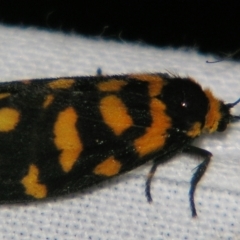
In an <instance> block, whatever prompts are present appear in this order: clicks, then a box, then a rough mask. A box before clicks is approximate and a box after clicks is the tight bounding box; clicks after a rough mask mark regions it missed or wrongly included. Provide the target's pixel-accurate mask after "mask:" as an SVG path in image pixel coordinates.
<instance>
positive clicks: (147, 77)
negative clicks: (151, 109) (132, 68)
mask: <svg viewBox="0 0 240 240" xmlns="http://www.w3.org/2000/svg"><path fill="white" fill-rule="evenodd" d="M129 77H131V78H136V79H138V80H140V81H144V82H148V83H149V87H148V89H149V96H150V97H156V96H157V95H159V94H160V93H161V91H162V88H163V87H164V85H165V84H166V82H164V80H163V78H161V77H160V76H158V75H155V74H132V75H129Z"/></svg>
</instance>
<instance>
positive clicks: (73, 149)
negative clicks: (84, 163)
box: [54, 107, 83, 172]
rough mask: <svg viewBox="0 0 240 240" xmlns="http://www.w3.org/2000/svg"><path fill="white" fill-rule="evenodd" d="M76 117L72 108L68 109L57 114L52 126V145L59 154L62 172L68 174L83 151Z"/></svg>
mask: <svg viewBox="0 0 240 240" xmlns="http://www.w3.org/2000/svg"><path fill="white" fill-rule="evenodd" d="M77 118H78V115H77V113H76V112H75V110H74V108H72V107H68V108H66V109H65V110H63V111H62V112H60V113H59V115H58V117H57V120H56V123H55V125H54V134H55V138H54V143H55V145H56V146H57V148H58V149H59V150H61V154H60V157H59V162H60V164H61V166H62V169H63V171H64V172H69V171H70V170H71V169H72V167H73V164H74V163H75V162H76V161H77V159H78V157H79V155H80V153H81V152H82V150H83V145H82V142H81V139H80V137H79V135H78V131H77V128H76V122H77Z"/></svg>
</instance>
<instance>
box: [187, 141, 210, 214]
mask: <svg viewBox="0 0 240 240" xmlns="http://www.w3.org/2000/svg"><path fill="white" fill-rule="evenodd" d="M183 152H184V153H187V154H193V155H196V156H199V157H201V158H203V159H204V160H203V162H202V163H201V164H199V165H198V166H197V167H196V171H195V172H194V173H193V176H192V179H191V183H190V184H191V186H190V190H189V201H190V208H191V212H192V217H196V216H197V211H196V208H195V203H194V193H195V190H196V187H197V184H198V182H199V181H200V180H201V178H202V176H203V175H204V173H205V172H206V170H207V167H208V164H209V162H210V160H211V157H212V154H211V153H210V152H208V151H207V150H204V149H201V148H198V147H194V146H190V145H188V146H186V147H185V148H184V149H183Z"/></svg>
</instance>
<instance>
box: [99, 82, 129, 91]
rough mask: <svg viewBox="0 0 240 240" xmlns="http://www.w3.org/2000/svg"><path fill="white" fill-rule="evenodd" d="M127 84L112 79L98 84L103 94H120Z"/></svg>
mask: <svg viewBox="0 0 240 240" xmlns="http://www.w3.org/2000/svg"><path fill="white" fill-rule="evenodd" d="M126 84H127V82H125V81H123V80H117V79H111V80H109V81H107V82H101V83H99V84H98V89H99V90H100V91H102V92H118V91H120V90H121V88H122V87H123V86H125V85H126Z"/></svg>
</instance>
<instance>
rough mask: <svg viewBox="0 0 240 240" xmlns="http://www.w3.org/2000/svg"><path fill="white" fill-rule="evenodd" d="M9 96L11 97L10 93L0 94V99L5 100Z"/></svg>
mask: <svg viewBox="0 0 240 240" xmlns="http://www.w3.org/2000/svg"><path fill="white" fill-rule="evenodd" d="M9 96H11V94H10V93H0V99H3V98H7V97H9Z"/></svg>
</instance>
